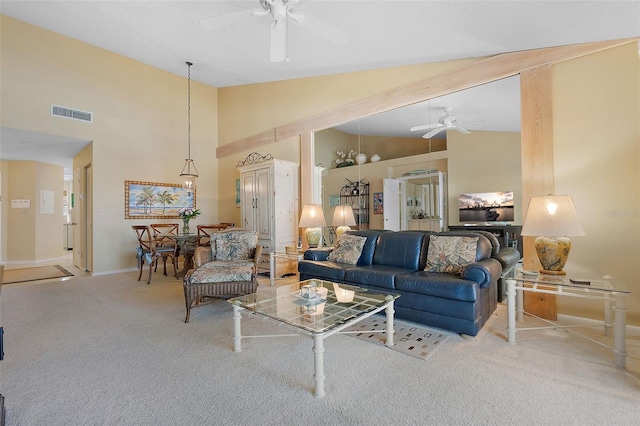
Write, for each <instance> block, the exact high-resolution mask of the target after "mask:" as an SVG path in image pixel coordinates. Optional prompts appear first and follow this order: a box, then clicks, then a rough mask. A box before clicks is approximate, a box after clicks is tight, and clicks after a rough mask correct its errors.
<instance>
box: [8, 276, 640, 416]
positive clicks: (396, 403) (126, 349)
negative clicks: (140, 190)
mask: <svg viewBox="0 0 640 426" xmlns="http://www.w3.org/2000/svg"><path fill="white" fill-rule="evenodd" d="M137 276H138V273H137V272H128V273H121V274H113V275H105V276H99V277H90V278H78V277H74V278H71V279H69V280H67V281H58V282H52V283H47V284H46V285H40V284H39V283H38V282H34V283H25V284H21V285H12V286H4V288H3V289H2V298H1V299H2V326H3V327H4V331H5V335H4V337H5V347H4V352H5V359H4V360H3V361H2V362H0V364H1V365H0V367H1V369H2V382H1V383H0V385H1V386H0V391H1V393H2V394H3V395H4V396H5V397H6V406H7V425H8V426H9V425H25V426H27V425H28V426H31V425H73V426H75V425H82V426H93V425H96V426H98V425H100V426H102V425H109V426H111V425H118V426H129V425H131V426H146V425H149V426H165V425H166V426H182V425H184V426H210V425H229V426H236V425H237V426H243V425H260V426H262V425H265V426H270V425H273V426H282V425H301V424H304V425H307V426H315V425H318V426H328V425H330V426H334V425H345V426H350V425H354V426H360V425H362V426H372V425H376V426H377V425H394V426H395V425H438V426H440V425H455V426H460V425H470V426H471V425H473V426H478V425H503V424H504V425H554V426H555V425H580V426H585V425H586V426H591V425H593V426H601V425H607V426H611V425H624V426H627V425H631V424H637V422H638V419H639V418H640V338H638V337H637V336H631V335H629V336H628V340H627V349H628V351H629V357H628V360H627V363H628V369H627V370H626V371H625V370H620V369H617V368H615V367H614V366H613V355H612V353H611V351H610V350H608V349H606V348H603V347H600V346H599V345H597V344H594V343H593V342H590V341H587V340H585V339H579V338H577V337H575V336H573V335H572V334H571V333H564V332H559V331H540V332H534V331H530V332H518V344H517V345H509V344H507V343H506V336H505V328H506V309H505V308H504V305H500V306H498V310H497V311H496V312H495V313H494V315H492V316H491V318H489V320H488V321H487V323H486V324H485V326H484V327H483V328H482V330H480V333H479V334H478V336H476V337H473V338H471V337H469V338H462V337H460V336H459V335H451V336H449V338H448V339H447V340H446V341H445V342H443V343H442V344H441V347H440V348H439V349H438V350H437V351H436V352H435V353H434V354H433V355H432V356H431V357H430V358H429V359H428V360H427V361H423V360H420V359H417V358H414V357H411V356H406V355H403V354H401V353H398V352H396V351H394V350H390V349H388V348H386V347H382V346H378V345H375V344H371V343H367V342H363V341H361V340H359V339H356V338H353V337H348V336H344V335H337V336H332V337H330V338H328V339H326V341H325V350H324V360H325V376H326V378H325V390H326V392H327V395H326V396H325V397H324V398H322V399H318V398H314V397H313V394H312V392H313V355H314V353H313V349H312V347H313V341H312V340H311V339H310V338H307V337H305V336H302V335H301V336H296V337H268V338H256V339H246V340H243V341H242V352H240V353H235V352H233V338H232V336H233V318H232V313H233V311H232V308H231V305H230V304H229V303H228V302H221V303H215V304H210V305H206V306H203V307H200V308H197V309H194V310H193V311H192V313H191V321H190V322H189V323H188V324H185V323H184V322H183V321H184V314H185V307H184V292H183V289H182V283H181V281H180V280H176V279H175V278H174V277H164V276H163V275H162V274H154V278H153V280H152V282H151V285H147V284H146V282H144V281H141V282H138V281H136V279H137ZM529 321H530V319H527V323H526V324H523V325H527V324H528V323H529ZM242 329H243V333H244V334H251V335H254V334H255V335H265V334H271V335H273V334H283V333H284V332H286V331H288V330H286V329H284V330H283V329H281V328H280V327H279V326H278V324H276V323H273V322H271V321H266V322H265V321H263V319H262V318H260V317H257V316H251V315H247V316H246V317H244V316H243V320H242ZM590 336H591V337H593V338H594V339H596V340H602V341H603V342H609V343H610V340H611V339H610V338H607V337H605V336H603V335H602V333H601V331H600V330H595V329H594V330H593V332H592V333H590Z"/></svg>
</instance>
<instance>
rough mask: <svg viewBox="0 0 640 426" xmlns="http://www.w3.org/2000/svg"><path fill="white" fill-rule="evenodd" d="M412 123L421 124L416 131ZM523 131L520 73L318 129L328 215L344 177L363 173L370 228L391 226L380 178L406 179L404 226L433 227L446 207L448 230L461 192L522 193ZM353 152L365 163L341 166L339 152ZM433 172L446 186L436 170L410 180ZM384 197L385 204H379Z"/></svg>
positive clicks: (402, 205) (358, 177)
mask: <svg viewBox="0 0 640 426" xmlns="http://www.w3.org/2000/svg"><path fill="white" fill-rule="evenodd" d="M452 124H453V125H454V126H459V127H461V128H462V130H459V129H455V128H452V129H448V130H447V129H446V127H447V126H450V125H452ZM414 127H419V129H417V130H413V131H412V130H411V129H412V128H414ZM438 130H442V131H438ZM456 130H458V131H456ZM464 130H468V131H469V133H463V131H464ZM429 132H431V133H435V134H432V135H431V137H430V138H428V139H425V138H423V137H422V136H423V135H425V134H427V133H429ZM519 133H520V79H519V76H515V77H509V78H506V79H502V80H497V81H494V82H491V83H487V84H484V85H481V86H477V87H474V88H470V89H466V90H462V91H459V92H456V93H452V94H449V95H446V96H442V97H438V98H434V99H430V100H426V101H423V102H420V103H416V104H412V105H407V106H405V107H402V108H398V109H395V110H391V111H388V112H385V113H381V114H376V115H373V116H370V117H366V118H361V119H359V120H356V121H353V122H350V123H346V124H344V125H340V126H336V127H333V128H330V129H325V130H322V131H319V132H316V133H315V137H314V140H315V154H316V162H318V163H322V164H323V165H325V167H326V168H327V170H326V171H325V173H324V175H323V178H322V185H323V207H324V209H325V214H326V215H327V217H331V215H332V212H333V209H334V207H335V205H336V202H339V199H338V198H336V197H335V195H336V194H338V192H337V191H338V189H339V188H340V183H341V182H343V183H346V182H348V180H350V181H353V182H357V181H360V180H362V179H365V180H367V181H369V182H370V190H369V193H370V204H372V205H371V206H370V207H371V208H370V209H369V210H370V216H369V217H370V220H369V227H371V228H375V229H383V228H384V229H394V227H393V226H391V225H390V224H389V223H387V221H388V218H386V217H385V216H386V215H385V213H386V211H385V210H388V206H389V200H387V199H385V197H384V195H386V194H385V193H386V191H385V188H384V187H383V180H384V179H385V178H403V177H404V178H405V179H403V180H404V181H405V183H406V185H405V187H404V188H402V191H403V196H404V197H405V199H404V202H399V206H398V214H399V215H400V218H401V220H400V219H399V220H400V224H399V225H398V226H399V228H400V229H412V228H415V229H424V227H425V226H426V227H427V228H428V229H433V227H434V224H433V223H430V224H428V225H425V222H433V219H435V218H434V216H435V213H434V212H437V211H440V209H441V208H442V211H443V213H442V214H443V216H444V218H438V219H444V223H443V224H439V226H437V228H438V229H446V226H447V224H448V223H452V224H456V223H458V215H457V198H458V193H459V192H476V191H479V192H484V191H485V190H486V191H489V190H491V191H493V190H495V191H514V192H516V193H517V194H519V193H520V189H521V172H520V137H519ZM505 135H506V136H505ZM349 151H353V152H354V153H364V154H366V156H367V160H366V162H365V163H363V164H361V165H358V164H356V163H355V161H354V165H353V166H346V167H345V166H341V167H337V166H338V165H339V164H336V163H335V161H336V159H337V155H336V152H345V153H348V152H349ZM345 155H346V154H345ZM371 157H373V158H374V161H372V159H371ZM376 157H379V159H377V158H376ZM503 164H504V165H505V167H503V170H502V172H501V167H502V165H503ZM432 170H437V171H440V172H444V173H445V183H444V184H441V183H440V179H441V177H440V176H438V175H433V176H430V177H426V176H416V178H418V180H412V179H411V177H412V175H421V174H424V173H427V172H429V171H432ZM516 174H517V176H516ZM403 175H404V176H403ZM407 177H409V179H406V178H407ZM440 185H442V187H440ZM501 185H504V187H502V186H501ZM435 188H438V190H440V191H442V192H443V195H444V198H443V201H442V202H441V204H439V202H438V201H437V200H438V197H437V192H438V190H436V189H435ZM487 188H490V189H487ZM434 194H435V195H434ZM332 196H333V197H332ZM434 197H435V198H434ZM382 203H384V208H380V204H382ZM407 203H409V205H407ZM418 204H420V205H418ZM447 219H449V220H447ZM518 219H519V218H517V219H516V222H517V221H518ZM415 221H422V222H421V223H416V222H415ZM436 222H437V221H436ZM416 226H418V228H416Z"/></svg>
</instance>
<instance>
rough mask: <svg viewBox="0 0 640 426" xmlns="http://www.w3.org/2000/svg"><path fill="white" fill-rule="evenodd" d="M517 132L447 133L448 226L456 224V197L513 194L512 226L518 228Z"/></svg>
mask: <svg viewBox="0 0 640 426" xmlns="http://www.w3.org/2000/svg"><path fill="white" fill-rule="evenodd" d="M520 147H521V144H520V133H510V132H471V134H468V135H464V134H462V133H460V132H455V131H448V132H447V152H448V158H449V176H448V177H449V203H448V206H449V224H450V225H459V224H460V220H459V216H458V195H459V194H464V193H469V192H494V191H513V195H514V219H515V220H514V223H515V224H516V225H522V219H523V218H522V203H523V202H525V203H528V200H522V166H521V162H520Z"/></svg>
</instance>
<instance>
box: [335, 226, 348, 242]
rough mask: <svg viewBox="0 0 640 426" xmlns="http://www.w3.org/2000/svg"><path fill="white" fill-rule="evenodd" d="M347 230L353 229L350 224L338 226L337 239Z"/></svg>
mask: <svg viewBox="0 0 640 426" xmlns="http://www.w3.org/2000/svg"><path fill="white" fill-rule="evenodd" d="M347 231H351V228H350V227H349V226H347V225H342V226H338V227H337V228H336V239H338V238H340V236H341V235H342V234H344V233H345V232H347Z"/></svg>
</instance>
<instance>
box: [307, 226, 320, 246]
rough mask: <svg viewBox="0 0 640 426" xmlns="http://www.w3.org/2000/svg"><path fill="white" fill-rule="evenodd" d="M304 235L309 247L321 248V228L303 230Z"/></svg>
mask: <svg viewBox="0 0 640 426" xmlns="http://www.w3.org/2000/svg"><path fill="white" fill-rule="evenodd" d="M304 235H305V237H307V243H308V244H309V247H318V246H321V244H320V242H321V240H322V228H307V229H305V230H304Z"/></svg>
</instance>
